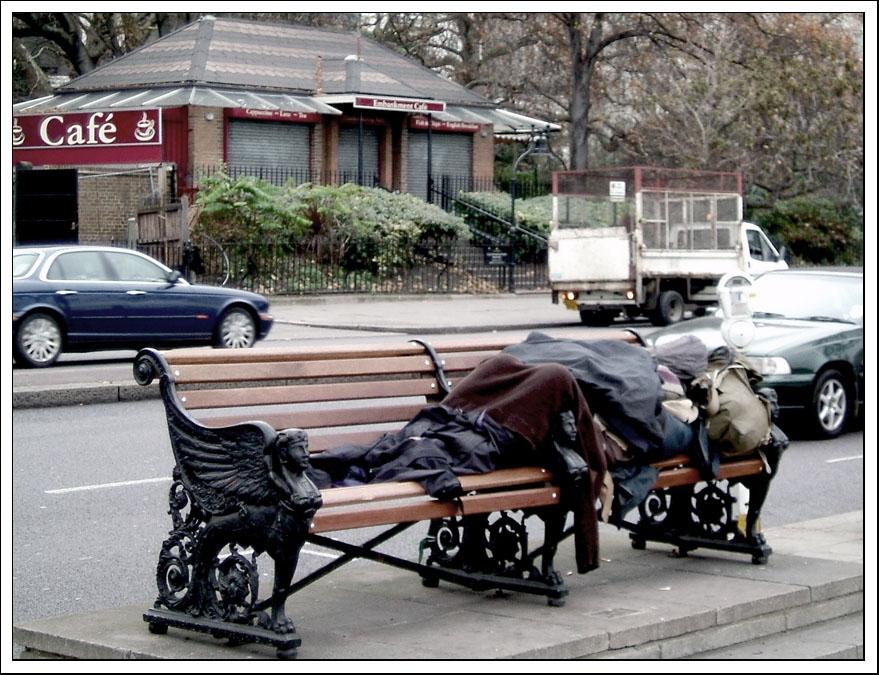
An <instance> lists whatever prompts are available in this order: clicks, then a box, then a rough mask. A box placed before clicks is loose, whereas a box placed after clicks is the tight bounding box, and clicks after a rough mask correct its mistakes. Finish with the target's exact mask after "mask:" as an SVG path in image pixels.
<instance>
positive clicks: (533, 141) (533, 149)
mask: <svg viewBox="0 0 879 675" xmlns="http://www.w3.org/2000/svg"><path fill="white" fill-rule="evenodd" d="M530 155H553V156H554V155H555V153H554V152H553V151H552V148H550V147H549V127H547V128H546V129H545V130H543V131H540V130H537V129H535V128H534V127H531V131H530V134H529V137H528V147H527V148H525V152H523V153H522V154H521V155H519V156H518V157H517V158H516V161H514V162H513V179H512V181H511V182H510V202H511V204H510V206H511V215H510V233H509V236H508V238H507V239H508V242H509V247H510V254H509V258H508V261H509V262H508V267H509V280H508V282H509V290H510V293H515V292H516V277H515V270H516V231H517V230H518V226H517V225H516V188H517V178H516V176H517V171H518V169H519V162H521V161H522V160H523V159H525V158H526V157H529V156H530Z"/></svg>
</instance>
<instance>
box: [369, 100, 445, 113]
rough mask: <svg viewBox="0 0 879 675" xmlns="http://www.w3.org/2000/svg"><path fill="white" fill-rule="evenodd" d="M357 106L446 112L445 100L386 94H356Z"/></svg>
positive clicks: (420, 111)
mask: <svg viewBox="0 0 879 675" xmlns="http://www.w3.org/2000/svg"><path fill="white" fill-rule="evenodd" d="M354 107H355V108H369V109H372V110H400V111H402V112H413V113H435V112H444V111H445V109H446V104H445V103H444V102H443V101H425V100H423V99H412V98H389V97H386V96H355V97H354Z"/></svg>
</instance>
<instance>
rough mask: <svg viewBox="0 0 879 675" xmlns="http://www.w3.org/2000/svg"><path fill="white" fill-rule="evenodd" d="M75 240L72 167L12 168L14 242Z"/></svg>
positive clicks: (75, 196) (75, 194)
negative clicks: (13, 175) (13, 173)
mask: <svg viewBox="0 0 879 675" xmlns="http://www.w3.org/2000/svg"><path fill="white" fill-rule="evenodd" d="M78 242H79V199H78V190H77V172H76V169H22V168H18V169H17V170H16V172H15V244H16V245H17V246H23V245H29V244H31V245H32V244H50V243H51V244H70V243H73V244H76V243H78Z"/></svg>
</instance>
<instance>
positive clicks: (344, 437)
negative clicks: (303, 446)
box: [308, 425, 402, 453]
mask: <svg viewBox="0 0 879 675" xmlns="http://www.w3.org/2000/svg"><path fill="white" fill-rule="evenodd" d="M400 427H401V428H402V425H400ZM385 433H387V431H382V430H379V429H368V430H366V431H334V432H332V433H328V434H320V433H316V434H312V433H309V434H308V452H309V453H317V452H323V451H324V450H328V449H329V448H335V447H338V446H340V445H348V444H349V443H352V444H354V445H364V444H365V443H372V442H373V441H377V440H378V439H379V437H381V436H382V434H385Z"/></svg>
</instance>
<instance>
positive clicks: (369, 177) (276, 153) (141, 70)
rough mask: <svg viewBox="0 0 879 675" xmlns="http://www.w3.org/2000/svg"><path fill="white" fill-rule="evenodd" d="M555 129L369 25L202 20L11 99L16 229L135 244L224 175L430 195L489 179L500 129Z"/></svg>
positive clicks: (21, 234)
mask: <svg viewBox="0 0 879 675" xmlns="http://www.w3.org/2000/svg"><path fill="white" fill-rule="evenodd" d="M558 128H559V127H558V126H557V125H553V124H548V123H547V122H545V121H541V120H539V119H535V118H532V117H528V116H525V115H521V114H517V113H513V112H510V111H506V110H503V109H499V108H497V107H496V106H495V105H494V104H493V103H492V102H491V101H489V100H487V99H485V98H484V97H482V96H480V95H478V94H477V93H474V92H473V91H470V90H469V89H467V88H465V87H462V86H460V85H458V84H456V83H454V82H451V81H450V80H448V79H446V78H444V77H442V76H440V75H438V74H436V73H434V72H433V71H431V70H430V69H428V68H425V67H424V66H422V65H420V64H419V63H417V62H415V61H413V60H411V59H408V58H406V57H404V56H402V55H400V54H397V53H396V52H394V51H392V50H390V49H388V48H386V47H384V46H382V45H380V44H378V43H376V42H374V41H372V40H369V39H368V38H365V37H363V36H361V35H360V34H358V33H352V32H343V31H335V30H326V29H317V28H310V27H302V26H293V25H287V24H271V23H260V22H253V21H248V20H243V19H233V18H221V17H210V16H206V17H203V18H202V19H200V20H198V21H196V22H194V23H192V24H190V25H188V26H185V27H183V28H181V29H180V30H178V31H176V32H174V33H172V34H170V35H168V36H166V37H164V38H161V39H159V40H156V41H154V42H152V43H150V44H148V45H145V46H143V47H141V48H140V49H137V50H135V51H133V52H131V53H129V54H126V55H125V56H122V57H120V58H118V59H115V60H113V61H111V62H109V63H107V64H106V65H103V66H101V67H99V68H96V69H95V70H94V71H92V72H90V73H87V74H86V75H83V76H81V77H78V78H76V79H74V80H72V81H70V82H68V83H67V84H65V85H63V86H61V87H59V88H57V89H56V90H55V92H54V93H53V94H52V95H51V96H46V97H42V98H38V99H34V100H30V101H23V102H20V103H16V104H15V105H14V106H13V129H12V131H13V138H12V144H13V151H12V159H13V165H14V166H13V171H14V184H15V189H14V196H15V200H16V204H15V206H16V208H15V213H16V218H15V228H14V237H15V240H16V243H19V244H24V243H35V242H46V241H69V242H83V243H85V242H103V241H109V240H119V239H124V238H125V236H126V228H127V227H129V226H128V223H130V222H131V219H133V218H136V216H137V214H138V212H139V210H140V209H142V208H144V204H146V203H149V202H150V201H151V200H152V201H157V200H158V201H162V202H166V201H169V200H179V199H180V198H181V197H186V198H187V200H189V201H191V199H192V196H193V192H194V191H195V190H196V189H197V185H198V180H199V178H200V177H201V176H204V175H207V174H210V173H211V172H215V171H219V170H221V169H225V170H227V171H229V172H230V173H231V174H233V175H240V174H249V175H254V176H259V177H262V178H264V179H265V180H268V181H271V182H274V183H278V184H280V183H283V182H285V181H286V180H290V179H292V180H296V181H299V182H315V183H323V184H341V183H344V182H353V183H358V184H361V185H369V186H381V187H383V188H386V189H388V190H397V191H403V192H409V193H412V194H414V195H417V196H419V197H421V198H423V199H427V200H433V199H434V198H435V197H436V195H437V194H438V193H437V190H441V189H443V185H455V186H456V187H458V188H461V187H464V188H465V189H479V186H480V185H481V184H484V182H486V181H487V182H489V183H490V181H491V180H492V178H493V167H494V143H495V140H496V138H498V137H503V138H511V137H512V138H515V137H521V138H523V139H524V140H527V138H528V135H529V134H530V133H534V132H535V131H547V130H548V131H555V130H558Z"/></svg>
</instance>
